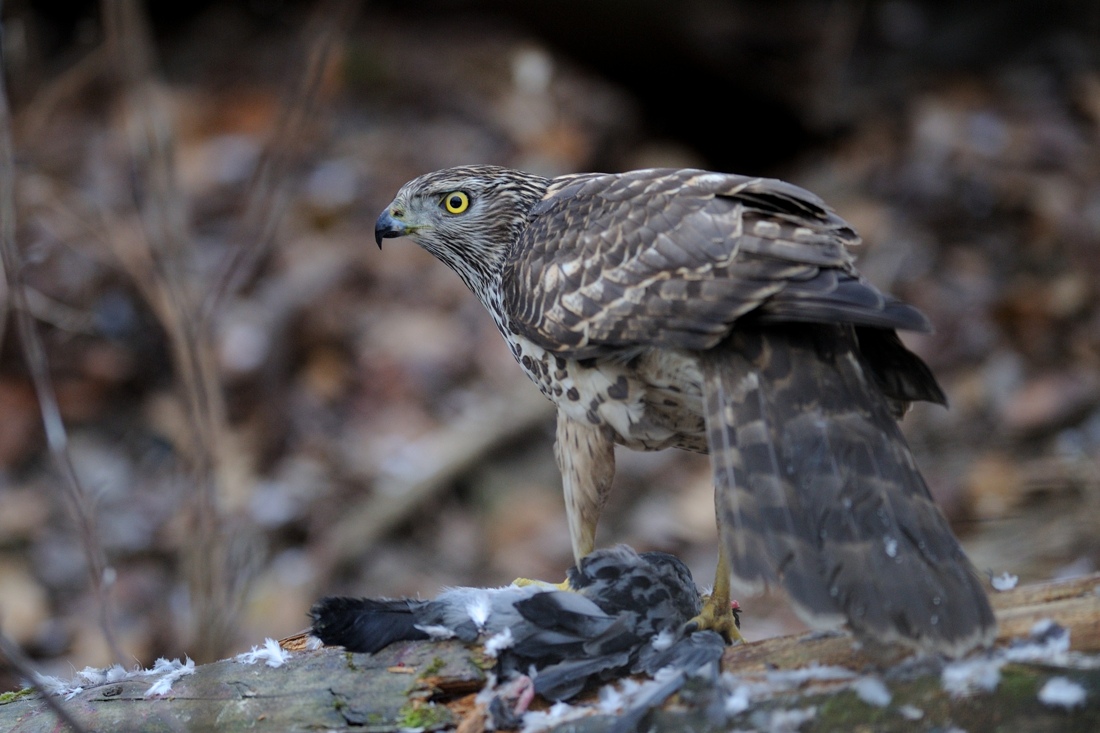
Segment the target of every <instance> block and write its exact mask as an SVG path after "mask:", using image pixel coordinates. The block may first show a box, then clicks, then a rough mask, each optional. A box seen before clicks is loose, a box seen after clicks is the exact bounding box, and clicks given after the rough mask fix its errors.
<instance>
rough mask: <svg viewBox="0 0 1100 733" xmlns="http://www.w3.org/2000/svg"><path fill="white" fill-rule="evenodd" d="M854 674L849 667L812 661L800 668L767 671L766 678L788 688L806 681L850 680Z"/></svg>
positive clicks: (783, 687) (798, 685)
mask: <svg viewBox="0 0 1100 733" xmlns="http://www.w3.org/2000/svg"><path fill="white" fill-rule="evenodd" d="M855 676H856V673H855V672H853V671H852V670H850V669H846V668H844V667H837V666H832V665H824V664H818V663H816V662H814V663H813V664H810V665H809V666H807V667H802V668H801V669H780V670H775V671H772V672H768V673H767V675H766V679H767V681H768V682H769V683H771V684H772V685H774V686H776V687H779V688H782V689H785V690H789V689H792V688H795V687H800V686H802V685H804V684H805V683H807V682H834V681H838V680H850V679H852V678H853V677H855Z"/></svg>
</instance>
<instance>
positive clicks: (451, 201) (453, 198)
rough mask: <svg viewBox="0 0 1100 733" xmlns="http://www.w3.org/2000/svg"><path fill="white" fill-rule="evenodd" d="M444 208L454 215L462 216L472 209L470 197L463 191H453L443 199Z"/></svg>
mask: <svg viewBox="0 0 1100 733" xmlns="http://www.w3.org/2000/svg"><path fill="white" fill-rule="evenodd" d="M443 208H445V209H446V210H447V211H448V212H450V213H452V214H461V213H462V212H463V211H465V210H466V209H468V208H470V197H469V196H467V195H466V194H464V193H462V191H452V192H451V193H449V194H447V195H446V196H444V197H443Z"/></svg>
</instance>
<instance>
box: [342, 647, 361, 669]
mask: <svg viewBox="0 0 1100 733" xmlns="http://www.w3.org/2000/svg"><path fill="white" fill-rule="evenodd" d="M344 660H345V661H347V663H348V669H350V670H351V671H352V672H358V671H359V665H358V664H356V663H355V654H354V653H353V652H344Z"/></svg>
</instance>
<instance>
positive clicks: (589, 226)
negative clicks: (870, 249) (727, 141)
mask: <svg viewBox="0 0 1100 733" xmlns="http://www.w3.org/2000/svg"><path fill="white" fill-rule="evenodd" d="M858 243H859V237H858V236H856V234H855V232H854V231H853V230H852V229H851V227H850V226H849V225H848V224H847V223H846V222H845V221H844V220H843V219H841V218H840V217H839V216H837V215H836V214H835V213H834V212H833V211H832V210H831V209H829V208H828V207H827V206H826V205H825V204H824V203H823V202H822V201H821V200H820V199H819V198H817V197H816V196H814V195H813V194H811V193H810V192H808V191H805V190H803V189H801V188H798V187H797V186H793V185H791V184H788V183H784V182H782V181H776V180H772V179H763V178H747V177H744V176H736V175H730V174H724V173H708V172H705V171H698V170H660V169H658V170H643V171H633V172H630V173H624V174H620V175H610V174H583V175H577V176H564V177H562V178H557V179H554V180H553V181H551V183H550V187H549V189H548V190H547V193H546V195H545V197H544V198H543V200H542V201H541V202H540V203H538V204H536V205H535V206H534V208H533V209H532V211H531V215H530V221H529V223H528V226H527V228H526V229H525V230H524V231H523V233H522V234H521V235H520V237H519V239H518V240H517V241H516V242H515V243H514V245H513V246H512V249H511V251H510V252H509V256H508V258H507V261H506V263H505V268H504V273H503V282H502V287H503V289H504V302H505V304H506V305H507V308H508V310H509V320H510V326H511V327H512V328H514V329H515V330H516V331H517V332H519V333H521V334H522V335H524V336H526V337H527V338H529V339H531V340H532V341H534V342H535V343H537V344H539V345H540V346H542V347H543V348H545V349H548V350H550V351H554V352H557V353H567V354H569V355H571V356H573V357H575V358H581V359H583V358H591V357H597V356H601V355H604V354H609V353H612V352H614V351H615V350H617V349H622V348H623V347H628V346H631V345H633V344H636V343H639V342H641V343H646V344H647V345H650V346H654V347H668V348H684V349H693V350H703V349H708V348H711V347H712V346H714V345H715V344H717V343H718V342H719V341H721V340H722V339H723V338H724V337H725V335H726V334H727V333H728V332H729V330H730V327H731V324H732V323H733V322H734V321H735V320H737V319H738V318H741V317H742V316H745V315H746V314H749V313H753V314H754V317H755V316H759V317H761V318H765V319H768V320H773V321H790V320H796V321H812V322H824V323H833V322H844V323H856V324H862V325H868V326H876V327H880V328H902V329H916V330H928V329H929V324H928V321H927V320H925V318H924V316H922V315H921V314H920V313H919V312H918V311H917V310H916V309H914V308H911V307H910V306H907V305H905V304H903V303H900V302H898V301H896V300H894V299H892V298H890V297H888V296H886V295H884V294H882V293H881V292H879V291H878V290H877V289H876V288H875V287H874V286H872V285H871V284H870V283H868V282H867V281H865V280H864V279H863V278H862V277H861V276H860V275H859V273H858V272H856V270H855V267H854V265H853V261H852V258H851V255H850V254H849V253H848V247H849V246H852V245H856V244H858Z"/></svg>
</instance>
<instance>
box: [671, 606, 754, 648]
mask: <svg viewBox="0 0 1100 733" xmlns="http://www.w3.org/2000/svg"><path fill="white" fill-rule="evenodd" d="M720 606H721V607H720ZM683 628H684V632H685V633H687V634H693V633H695V632H696V631H703V630H705V629H709V630H711V631H716V632H718V633H719V634H721V635H722V638H723V639H725V640H726V643H727V644H735V643H736V644H744V643H745V637H743V636H741V631H740V629H741V605H740V604H739V603H737V601H732V602H729V601H727V602H723V601H721V600H719V601H718V602H715V599H714V597H713V596H709V597H707V598H705V599H704V600H703V609H702V610H701V611H700V612H699V615H698V616H696V617H695V618H693V619H690V620H689V621H688V622H687V623H685V624H684V627H683Z"/></svg>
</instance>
